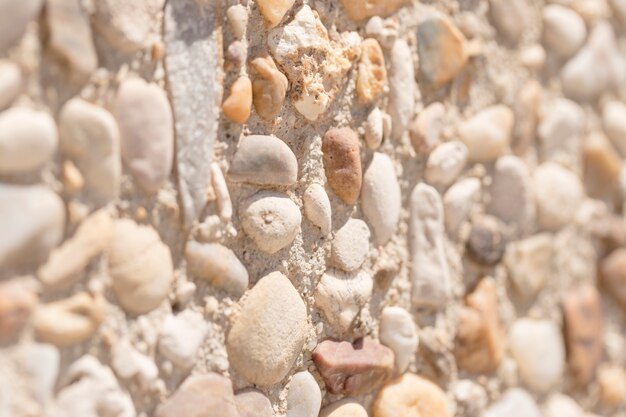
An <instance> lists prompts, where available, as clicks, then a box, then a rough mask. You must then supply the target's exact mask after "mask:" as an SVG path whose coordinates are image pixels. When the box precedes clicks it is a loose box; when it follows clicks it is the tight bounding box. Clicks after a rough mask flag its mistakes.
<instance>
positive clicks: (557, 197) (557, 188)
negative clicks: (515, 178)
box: [533, 162, 585, 231]
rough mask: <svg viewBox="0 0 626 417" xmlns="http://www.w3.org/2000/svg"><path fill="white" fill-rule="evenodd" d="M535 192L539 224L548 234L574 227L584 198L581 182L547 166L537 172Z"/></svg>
mask: <svg viewBox="0 0 626 417" xmlns="http://www.w3.org/2000/svg"><path fill="white" fill-rule="evenodd" d="M533 189H534V194H535V199H536V200H535V201H536V204H537V220H538V221H539V224H540V225H541V227H543V228H544V229H545V230H549V231H555V230H559V229H560V228H562V227H563V226H566V225H567V224H569V223H571V222H572V221H573V220H574V217H575V216H576V212H577V211H578V208H579V207H580V205H581V204H582V202H583V199H584V197H585V193H584V190H583V186H582V183H581V182H580V179H579V178H578V177H577V176H576V175H575V174H574V173H573V172H571V171H569V170H567V169H565V168H563V167H562V166H561V165H558V164H556V163H554V162H545V163H543V164H541V165H540V166H539V167H537V169H535V172H534V175H533Z"/></svg>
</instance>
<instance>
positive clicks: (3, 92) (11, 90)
mask: <svg viewBox="0 0 626 417" xmlns="http://www.w3.org/2000/svg"><path fill="white" fill-rule="evenodd" d="M22 83H23V79H22V71H21V70H20V67H19V66H18V65H17V64H14V63H13V62H11V61H9V60H8V59H0V110H4V109H6V108H7V107H9V106H10V105H11V103H12V102H13V101H14V100H15V99H16V98H17V96H19V94H20V92H21V91H22Z"/></svg>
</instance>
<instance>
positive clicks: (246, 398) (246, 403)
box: [235, 389, 274, 417]
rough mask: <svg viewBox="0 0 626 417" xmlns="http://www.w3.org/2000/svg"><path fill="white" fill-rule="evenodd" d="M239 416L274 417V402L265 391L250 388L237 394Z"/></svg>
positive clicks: (236, 402)
mask: <svg viewBox="0 0 626 417" xmlns="http://www.w3.org/2000/svg"><path fill="white" fill-rule="evenodd" d="M235 405H236V406H237V411H239V414H238V415H237V416H238V417H274V411H273V410H272V403H271V402H270V400H269V399H268V398H267V397H266V396H265V395H263V393H261V392H259V391H256V390H253V389H250V390H246V391H244V392H239V393H237V395H235Z"/></svg>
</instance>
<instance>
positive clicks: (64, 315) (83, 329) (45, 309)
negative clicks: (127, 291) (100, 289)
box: [32, 292, 106, 347]
mask: <svg viewBox="0 0 626 417" xmlns="http://www.w3.org/2000/svg"><path fill="white" fill-rule="evenodd" d="M105 308H106V300H105V299H104V297H102V295H100V294H96V295H91V294H88V293H86V292H81V293H77V294H75V295H73V296H71V297H69V298H66V299H63V300H60V301H54V302H51V303H48V304H42V305H40V306H39V307H38V308H37V309H36V310H35V312H34V314H33V321H32V323H33V328H34V329H35V336H36V338H37V340H38V341H40V342H44V343H51V344H53V345H56V346H59V347H66V346H71V345H75V344H77V343H81V342H84V341H85V340H87V339H89V338H90V337H91V336H93V335H94V334H95V333H96V331H97V330H98V328H99V327H100V324H102V322H103V321H104V315H105Z"/></svg>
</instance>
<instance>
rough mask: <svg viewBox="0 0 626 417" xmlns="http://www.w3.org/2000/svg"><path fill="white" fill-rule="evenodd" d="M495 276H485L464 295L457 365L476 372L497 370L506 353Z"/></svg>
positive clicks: (458, 333)
mask: <svg viewBox="0 0 626 417" xmlns="http://www.w3.org/2000/svg"><path fill="white" fill-rule="evenodd" d="M496 291H497V288H496V283H495V281H494V280H493V279H492V278H483V279H482V280H481V281H480V282H479V283H478V286H477V287H476V289H475V290H474V291H472V292H471V293H470V294H468V295H467V296H465V306H464V307H462V309H461V312H460V315H459V324H458V331H457V335H456V342H455V346H456V351H455V355H456V358H457V364H458V365H459V367H460V368H462V369H464V370H467V371H469V372H472V373H477V374H489V373H492V372H494V371H495V370H496V369H497V368H498V367H499V366H500V363H501V362H502V359H503V358H504V353H505V340H506V339H505V333H504V329H503V327H502V324H501V322H500V314H499V311H498V294H497V292H496Z"/></svg>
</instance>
